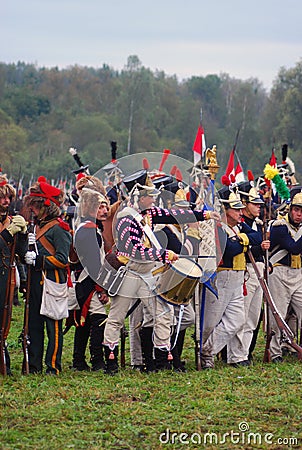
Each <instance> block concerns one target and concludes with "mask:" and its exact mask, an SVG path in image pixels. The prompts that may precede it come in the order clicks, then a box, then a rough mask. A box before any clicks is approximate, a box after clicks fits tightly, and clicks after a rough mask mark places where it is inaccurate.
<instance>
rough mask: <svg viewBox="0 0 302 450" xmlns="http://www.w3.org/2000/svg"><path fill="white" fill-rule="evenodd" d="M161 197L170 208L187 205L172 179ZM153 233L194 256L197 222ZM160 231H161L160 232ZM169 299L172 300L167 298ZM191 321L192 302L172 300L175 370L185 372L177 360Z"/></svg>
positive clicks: (161, 227)
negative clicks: (179, 302)
mask: <svg viewBox="0 0 302 450" xmlns="http://www.w3.org/2000/svg"><path fill="white" fill-rule="evenodd" d="M164 189H165V192H164V195H162V197H163V198H164V203H166V204H167V203H171V205H172V208H173V209H186V210H187V209H189V208H190V202H189V201H188V200H187V198H186V193H185V187H184V184H183V183H182V182H179V181H172V182H170V183H169V184H167V185H165V187H164ZM154 231H155V235H156V236H157V238H158V239H159V241H160V242H161V243H162V242H164V241H165V240H166V242H167V244H166V245H167V248H168V249H169V250H173V251H174V252H175V253H177V254H179V255H184V256H197V255H198V247H199V242H200V236H199V226H198V223H188V224H167V225H156V227H155V230H154ZM163 233H164V235H163ZM171 303H172V304H173V303H174V301H173V299H171ZM194 324H195V311H194V308H193V306H192V303H191V302H190V303H188V304H186V305H182V306H181V305H180V304H176V302H175V304H173V317H172V329H173V332H172V336H171V353H172V356H173V361H172V365H173V368H174V370H175V371H177V372H185V371H186V368H185V364H184V362H183V361H182V360H181V355H182V350H183V345H184V340H185V335H186V330H187V329H188V328H189V327H190V326H193V325H194Z"/></svg>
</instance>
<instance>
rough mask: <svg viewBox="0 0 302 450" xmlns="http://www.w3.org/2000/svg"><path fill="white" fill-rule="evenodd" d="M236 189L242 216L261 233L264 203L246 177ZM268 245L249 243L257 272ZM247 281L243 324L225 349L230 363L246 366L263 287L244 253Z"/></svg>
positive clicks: (262, 267)
mask: <svg viewBox="0 0 302 450" xmlns="http://www.w3.org/2000/svg"><path fill="white" fill-rule="evenodd" d="M238 190H239V193H240V196H241V200H242V203H243V205H244V206H245V208H244V209H243V210H242V211H243V215H242V220H243V221H244V222H245V223H246V224H247V225H249V226H250V227H251V228H252V229H253V230H255V231H258V232H259V236H262V222H261V220H260V219H259V216H260V208H261V206H262V205H263V204H264V202H263V200H262V199H261V197H260V195H259V193H258V192H257V189H256V188H255V187H254V186H253V182H251V181H245V182H243V183H239V185H238ZM269 247H270V241H269V240H268V239H266V240H263V241H262V242H261V244H259V245H254V246H252V247H251V251H252V254H253V256H254V259H255V261H256V264H257V266H258V269H259V272H260V273H261V274H263V272H264V252H265V250H268V249H269ZM245 278H246V281H245V293H246V295H245V298H244V312H245V320H244V322H245V323H244V326H243V328H242V329H241V330H240V331H239V332H238V333H237V334H236V335H235V336H234V337H233V338H232V339H231V341H230V343H229V345H228V353H229V354H230V355H232V361H233V365H235V364H236V365H237V366H248V365H249V364H250V358H249V349H250V345H251V342H252V338H253V332H254V330H255V329H256V328H257V325H258V322H259V318H260V314H261V307H262V298H263V293H262V288H261V286H260V283H259V280H258V278H257V275H256V273H255V270H254V268H253V266H252V264H251V262H250V261H249V257H248V255H246V276H245Z"/></svg>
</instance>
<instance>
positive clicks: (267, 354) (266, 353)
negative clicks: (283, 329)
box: [263, 207, 275, 363]
mask: <svg viewBox="0 0 302 450" xmlns="http://www.w3.org/2000/svg"><path fill="white" fill-rule="evenodd" d="M269 208H271V207H269ZM269 217H271V213H270V211H269ZM264 238H265V239H268V238H269V236H268V230H267V224H266V223H264ZM268 274H269V255H268V250H265V255H264V279H265V282H266V284H267V283H268ZM264 308H265V310H264V322H265V323H264V328H265V332H266V342H265V350H264V355H263V362H266V363H268V362H270V361H271V355H270V344H271V340H272V337H273V336H274V334H275V332H274V330H273V329H272V328H271V325H270V320H269V304H268V301H267V299H266V297H265V296H264Z"/></svg>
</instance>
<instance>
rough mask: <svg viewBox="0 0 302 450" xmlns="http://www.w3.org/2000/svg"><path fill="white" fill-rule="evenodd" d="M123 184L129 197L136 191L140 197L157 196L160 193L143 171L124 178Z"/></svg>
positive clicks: (145, 171)
mask: <svg viewBox="0 0 302 450" xmlns="http://www.w3.org/2000/svg"><path fill="white" fill-rule="evenodd" d="M123 183H124V184H125V186H126V188H127V191H128V193H129V195H132V194H133V193H134V192H135V190H136V189H137V190H138V195H140V196H145V195H148V196H157V195H158V194H159V193H160V192H159V190H158V189H156V187H155V185H154V184H153V183H152V181H151V178H150V176H149V174H148V172H147V170H145V169H142V170H138V171H137V172H134V173H133V174H131V175H128V176H127V177H124V178H123Z"/></svg>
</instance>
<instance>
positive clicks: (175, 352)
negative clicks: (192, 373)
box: [171, 329, 186, 372]
mask: <svg viewBox="0 0 302 450" xmlns="http://www.w3.org/2000/svg"><path fill="white" fill-rule="evenodd" d="M185 335H186V330H185V329H184V330H181V331H180V332H179V333H178V337H177V341H176V344H175V346H174V348H173V349H172V350H171V353H172V356H173V361H172V364H173V368H174V370H175V371H176V372H186V368H185V366H184V363H183V362H182V361H181V354H182V349H183V345H184V340H185ZM175 337H176V333H173V335H172V337H171V345H174V340H175Z"/></svg>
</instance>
